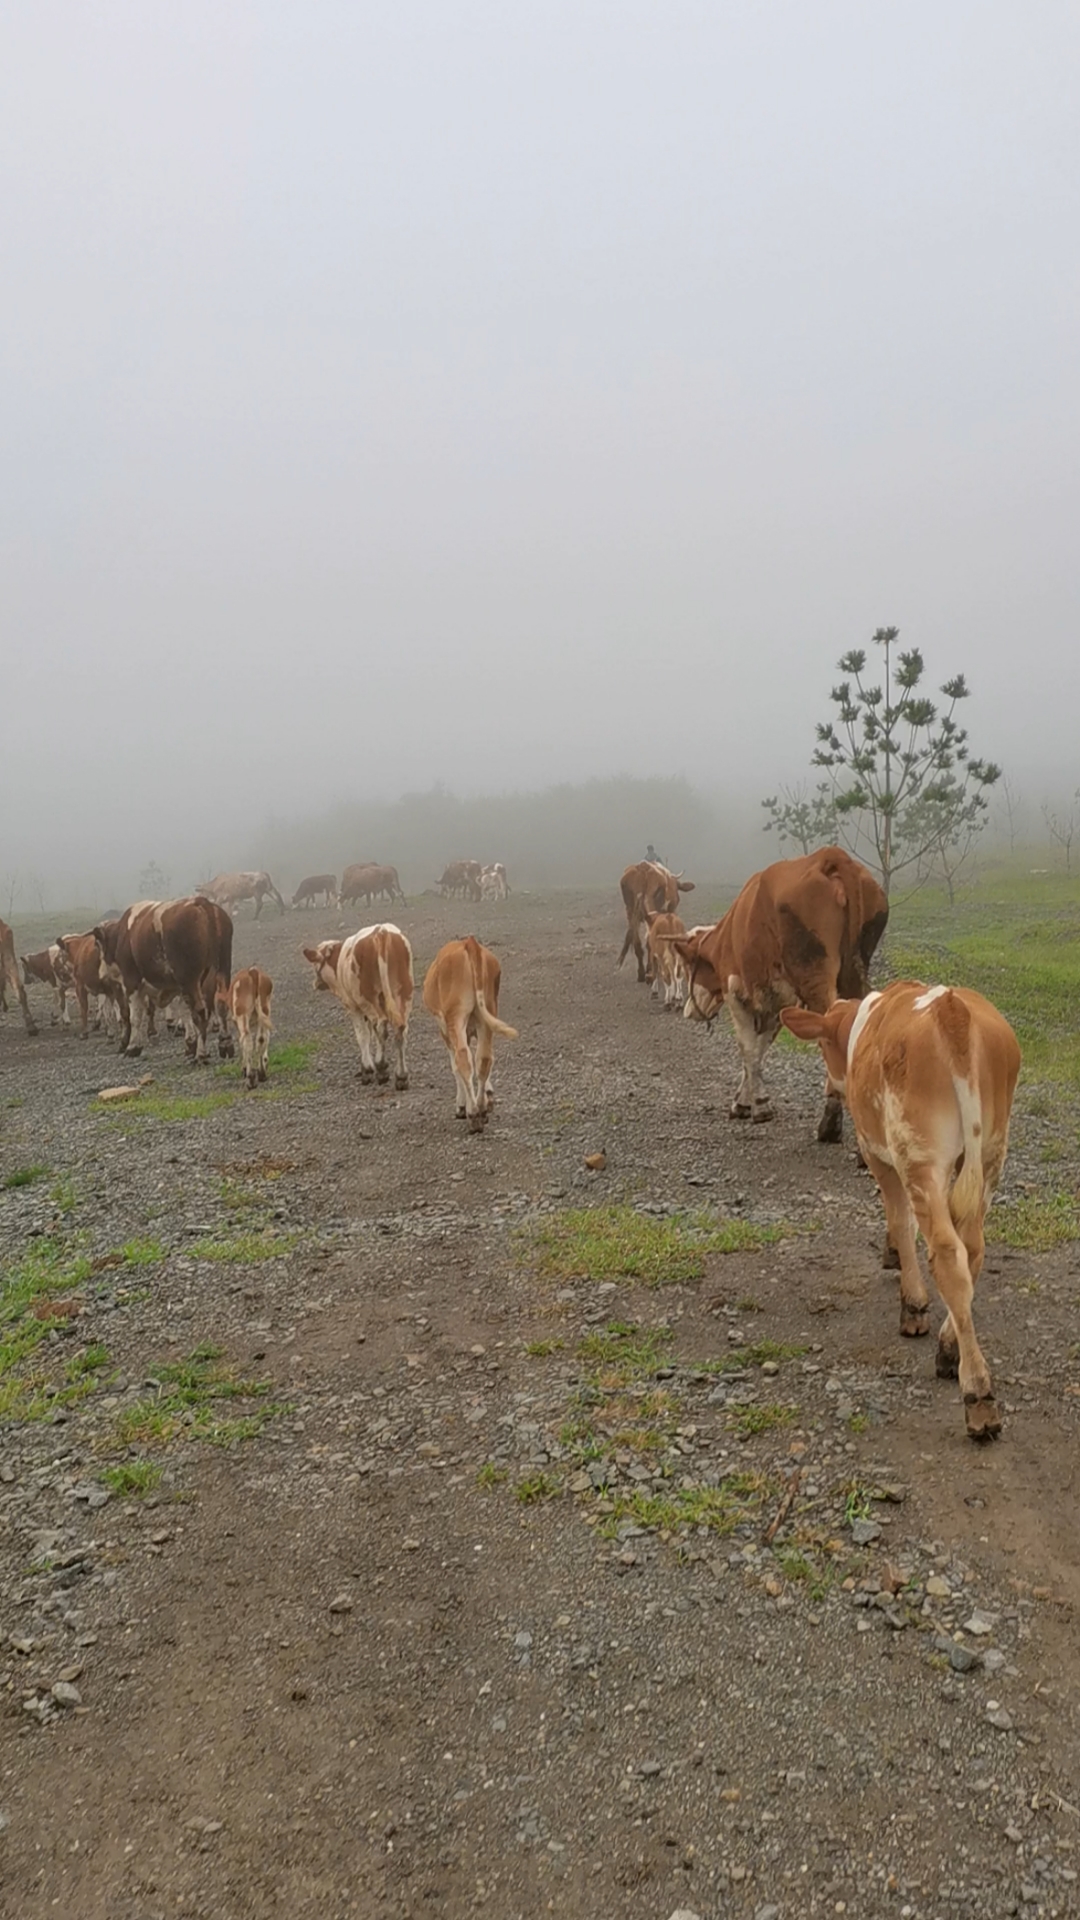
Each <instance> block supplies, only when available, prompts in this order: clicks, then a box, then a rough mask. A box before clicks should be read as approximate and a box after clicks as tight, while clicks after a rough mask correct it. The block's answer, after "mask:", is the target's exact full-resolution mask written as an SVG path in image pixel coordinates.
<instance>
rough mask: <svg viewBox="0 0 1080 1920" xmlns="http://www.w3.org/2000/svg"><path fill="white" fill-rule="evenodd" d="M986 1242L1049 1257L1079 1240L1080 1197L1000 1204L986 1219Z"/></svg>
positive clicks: (1056, 1195)
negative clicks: (1052, 1250)
mask: <svg viewBox="0 0 1080 1920" xmlns="http://www.w3.org/2000/svg"><path fill="white" fill-rule="evenodd" d="M986 1238H987V1240H989V1241H991V1242H996V1243H997V1244H998V1245H999V1246H1006V1247H1018V1248H1023V1249H1025V1250H1026V1251H1027V1252H1030V1253H1046V1252H1047V1251H1048V1249H1049V1248H1050V1247H1057V1246H1061V1245H1062V1243H1063V1242H1064V1241H1068V1240H1080V1197H1078V1196H1077V1195H1076V1194H1075V1193H1042V1194H1027V1195H1025V1196H1024V1197H1023V1198H1021V1199H1019V1200H1010V1201H1008V1202H1007V1203H1006V1202H999V1204H998V1205H997V1206H993V1207H991V1209H990V1211H989V1213H988V1214H987V1216H986Z"/></svg>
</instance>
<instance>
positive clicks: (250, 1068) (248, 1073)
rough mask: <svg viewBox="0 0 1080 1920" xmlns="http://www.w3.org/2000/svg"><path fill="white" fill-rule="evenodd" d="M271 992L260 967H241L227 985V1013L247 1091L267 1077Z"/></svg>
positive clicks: (271, 987) (265, 974) (269, 980)
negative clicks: (238, 1052)
mask: <svg viewBox="0 0 1080 1920" xmlns="http://www.w3.org/2000/svg"><path fill="white" fill-rule="evenodd" d="M273 992H274V983H273V981H272V980H271V978H270V975H269V974H268V973H264V972H263V970H262V968H261V967H243V968H242V969H241V970H240V972H239V973H234V974H233V977H232V980H231V982H230V984H229V1002H228V1006H229V1013H230V1014H231V1015H232V1019H233V1022H234V1024H235V1027H236V1031H237V1034H238V1035H239V1038H240V1058H241V1061H242V1063H243V1069H244V1079H245V1080H246V1081H247V1084H248V1086H249V1087H254V1086H255V1085H256V1084H257V1082H258V1081H260V1080H265V1079H266V1077H267V1067H266V1062H267V1057H268V1055H269V1051H270V1033H271V1026H270V1001H271V998H272V997H273Z"/></svg>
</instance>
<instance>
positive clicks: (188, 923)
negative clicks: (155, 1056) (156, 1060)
mask: <svg viewBox="0 0 1080 1920" xmlns="http://www.w3.org/2000/svg"><path fill="white" fill-rule="evenodd" d="M232 935H233V926H232V921H231V920H230V918H229V916H228V914H227V913H226V912H225V909H224V907H220V906H218V905H217V903H216V902H215V901H213V900H210V899H208V898H207V896H206V895H205V894H201V893H200V894H195V895H194V896H192V897H191V898H189V899H185V900H140V901H138V902H137V903H136V904H135V905H134V906H131V907H128V908H126V909H125V911H124V912H123V913H122V914H121V915H120V918H119V920H116V921H113V922H111V923H110V924H107V925H105V926H98V927H95V928H94V938H95V940H96V941H97V943H98V945H99V946H100V948H101V953H102V961H103V966H102V972H103V973H104V975H105V977H106V978H107V979H110V980H118V981H119V982H120V983H121V985H122V986H123V988H124V991H125V994H126V996H127V1013H126V1017H125V1018H124V1021H123V1025H122V1027H121V1034H120V1051H121V1053H128V1054H131V1055H132V1056H137V1055H138V1054H140V1053H141V1052H142V1050H143V1044H144V1040H145V1035H146V1027H147V1022H148V1018H149V1012H150V1008H151V1005H157V1006H166V1005H167V1004H168V1002H169V1001H170V1000H173V999H175V998H176V996H177V995H180V996H182V998H183V1000H184V1003H185V1005H186V1007H187V1008H188V1011H189V1013H190V1014H191V1018H192V1021H193V1023H194V1029H195V1031H194V1033H191V1032H190V1030H189V1032H188V1037H187V1040H186V1043H185V1044H186V1047H187V1051H188V1053H189V1055H193V1056H194V1058H195V1059H196V1060H198V1061H199V1063H200V1064H201V1065H205V1062H206V1036H207V1031H208V1029H209V1025H210V1021H211V1019H212V1017H213V1014H214V1011H215V1007H216V1005H217V1002H218V997H219V995H220V994H223V993H225V992H227V991H228V983H229V979H230V977H231V974H232ZM218 1051H219V1052H220V1053H221V1055H222V1057H223V1058H226V1059H227V1058H229V1057H230V1055H231V1052H232V1042H231V1041H230V1040H229V1038H228V1034H227V1032H226V1033H222V1034H221V1035H220V1037H219V1041H218Z"/></svg>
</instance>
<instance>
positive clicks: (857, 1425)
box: [847, 1413, 870, 1433]
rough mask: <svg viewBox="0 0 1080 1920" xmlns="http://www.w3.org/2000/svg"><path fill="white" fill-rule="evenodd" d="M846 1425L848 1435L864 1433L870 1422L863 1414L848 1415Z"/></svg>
mask: <svg viewBox="0 0 1080 1920" xmlns="http://www.w3.org/2000/svg"><path fill="white" fill-rule="evenodd" d="M847 1425H848V1432H849V1433H865V1432H866V1429H867V1427H868V1426H869V1425H870V1422H869V1420H868V1419H867V1417H866V1415H865V1413H849V1415H848V1421H847Z"/></svg>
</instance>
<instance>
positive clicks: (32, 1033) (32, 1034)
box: [26, 1026, 38, 1040]
mask: <svg viewBox="0 0 1080 1920" xmlns="http://www.w3.org/2000/svg"><path fill="white" fill-rule="evenodd" d="M26 1031H27V1033H28V1034H29V1035H30V1038H31V1040H36V1039H37V1037H38V1029H37V1027H34V1026H29V1027H27V1029H26Z"/></svg>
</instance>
